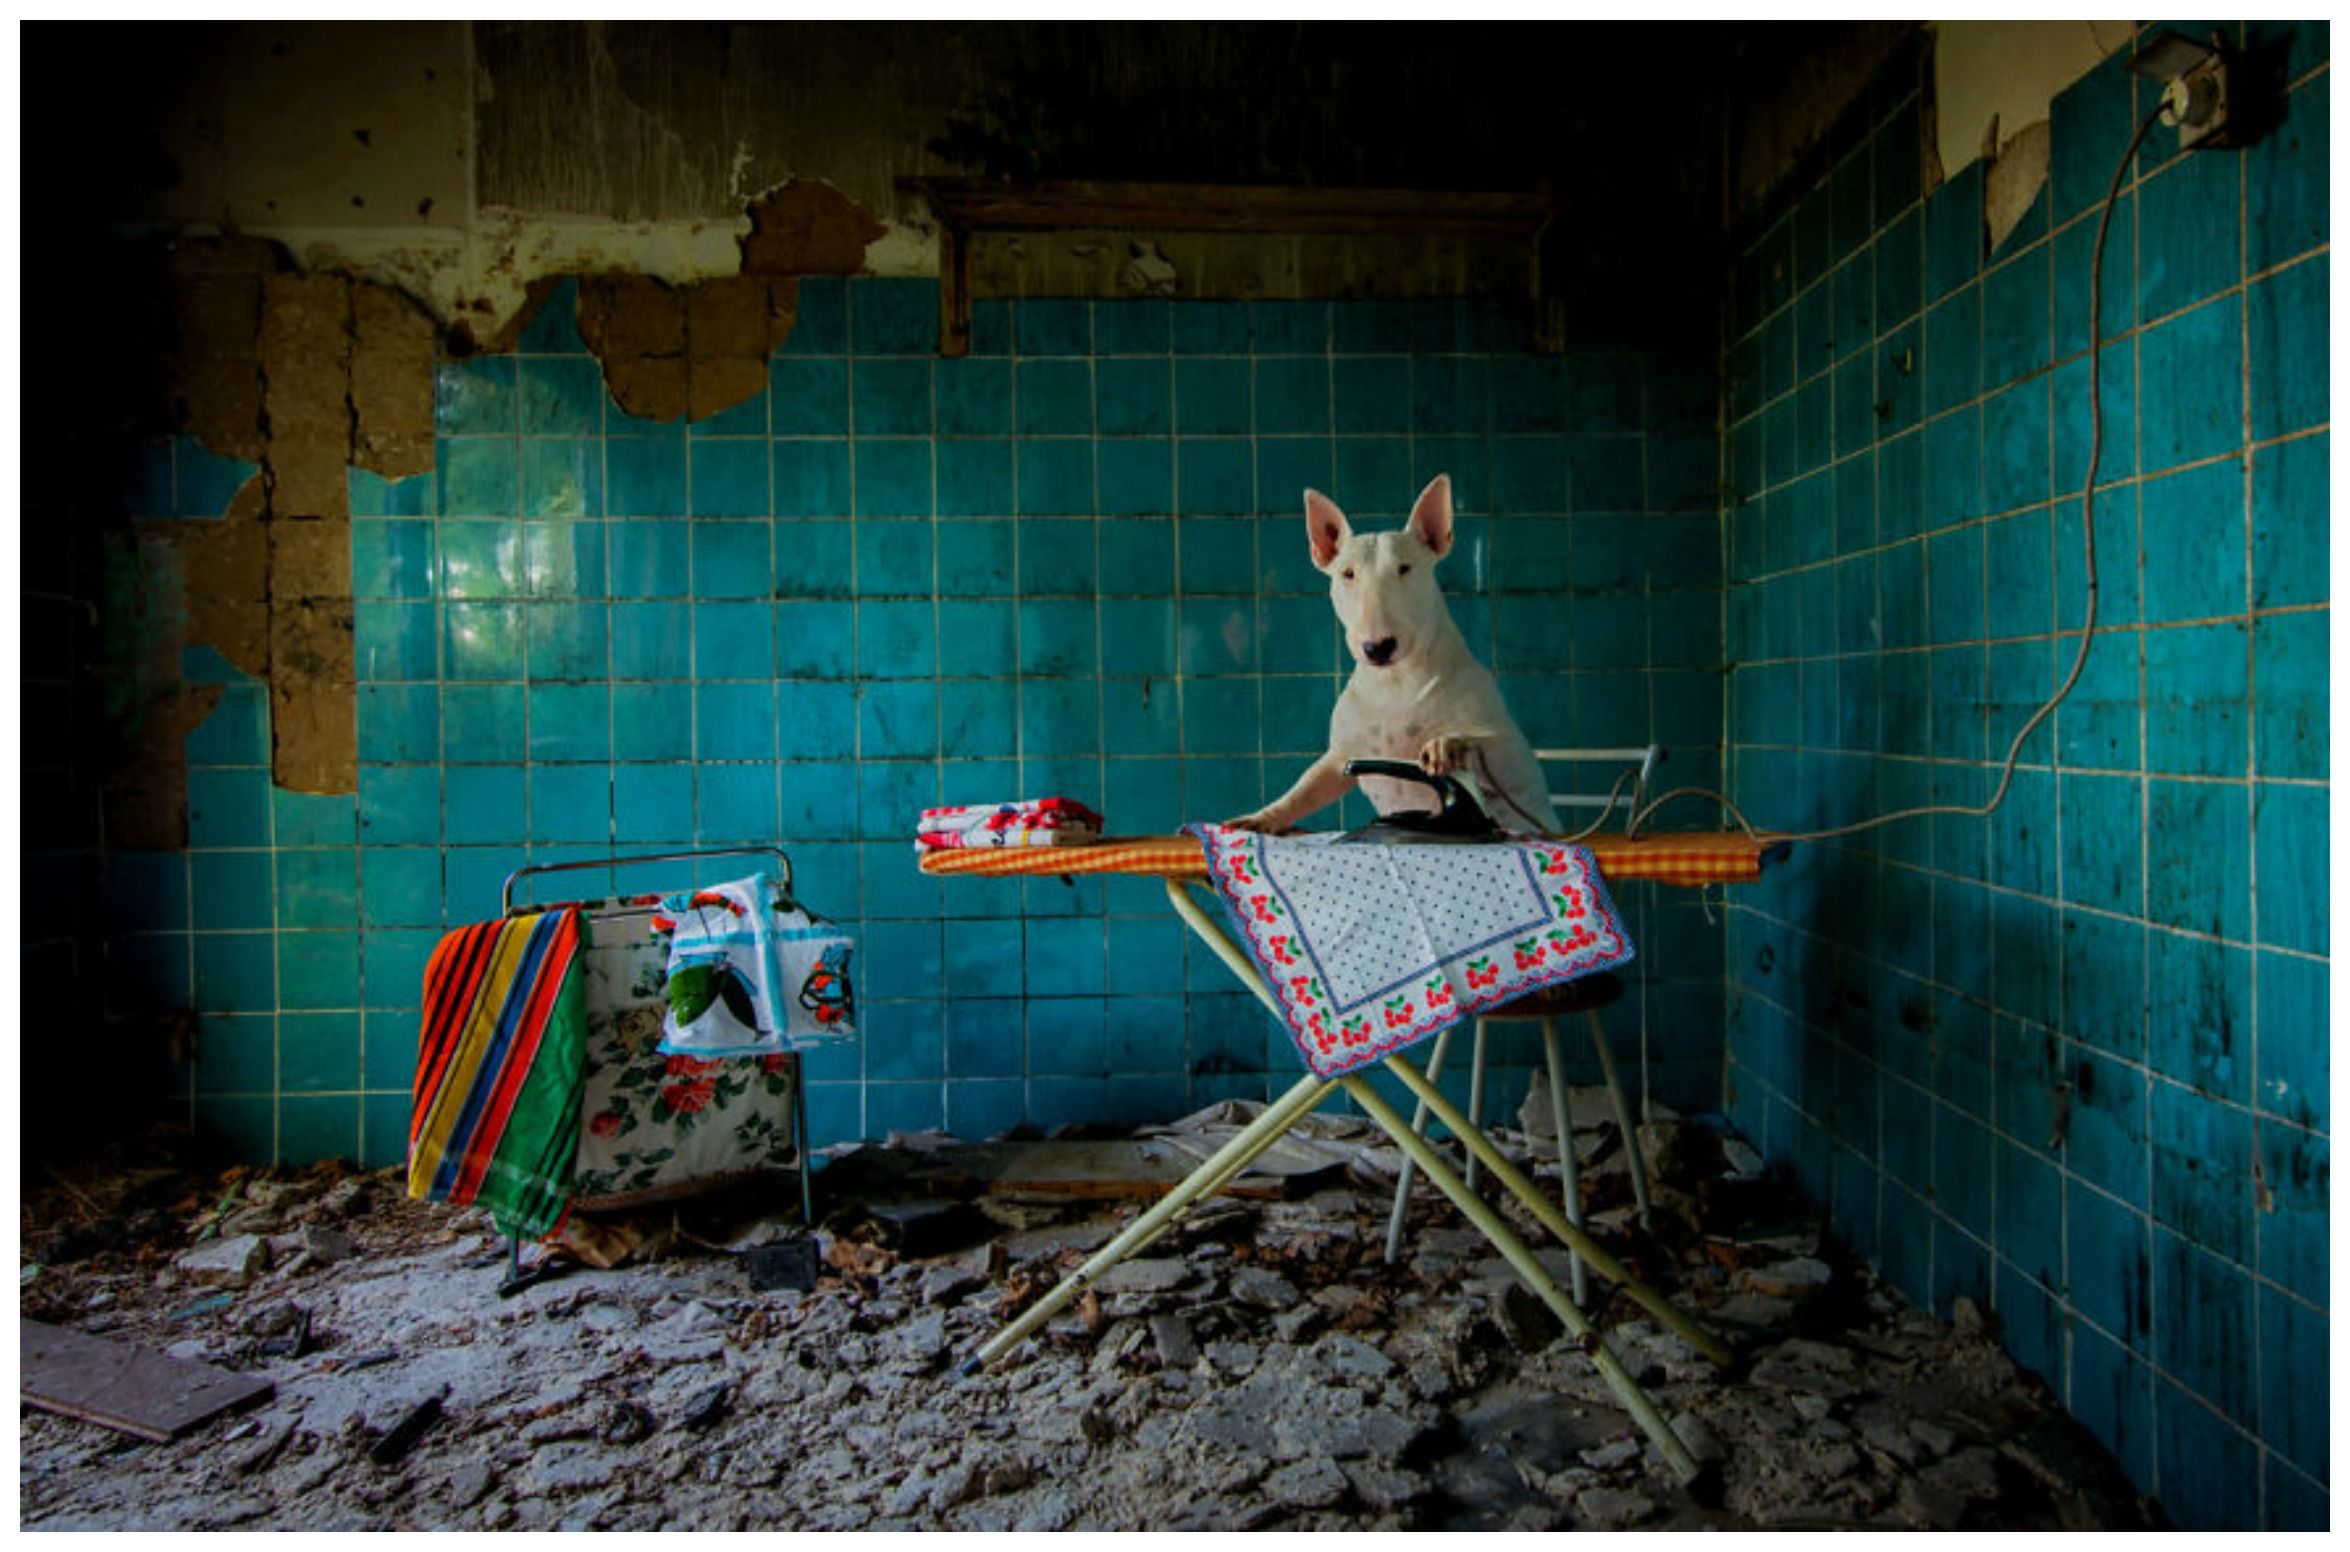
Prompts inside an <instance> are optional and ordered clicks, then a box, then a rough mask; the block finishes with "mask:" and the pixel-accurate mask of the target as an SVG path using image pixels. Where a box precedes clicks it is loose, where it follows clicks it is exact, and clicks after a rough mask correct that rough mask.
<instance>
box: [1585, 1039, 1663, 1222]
mask: <svg viewBox="0 0 2350 1552" xmlns="http://www.w3.org/2000/svg"><path fill="white" fill-rule="evenodd" d="M1583 1017H1584V1019H1585V1021H1586V1022H1588V1023H1589V1024H1590V1026H1591V1048H1592V1049H1593V1050H1595V1051H1597V1052H1598V1053H1599V1070H1600V1071H1601V1072H1602V1073H1604V1074H1605V1075H1606V1077H1607V1091H1608V1094H1609V1097H1611V1098H1612V1099H1614V1101H1615V1104H1616V1126H1617V1127H1618V1129H1620V1130H1621V1131H1622V1132H1623V1134H1624V1150H1625V1157H1626V1159H1628V1160H1629V1161H1630V1163H1631V1165H1632V1200H1633V1201H1634V1202H1635V1203H1636V1204H1637V1205H1638V1206H1639V1209H1640V1226H1641V1227H1642V1228H1644V1229H1645V1228H1647V1227H1648V1161H1647V1160H1645V1159H1643V1158H1642V1157H1641V1156H1640V1128H1639V1127H1637V1126H1635V1125H1633V1124H1632V1106H1631V1104H1630V1102H1629V1101H1627V1100H1626V1099H1625V1098H1624V1084H1623V1080H1622V1079H1620V1078H1618V1077H1617V1076H1616V1055H1615V1052H1613V1051H1611V1050H1609V1049H1608V1045H1607V1028H1606V1026H1605V1025H1603V1024H1601V1023H1600V1020H1599V1010H1598V1009H1597V1008H1586V1009H1584V1010H1583Z"/></svg>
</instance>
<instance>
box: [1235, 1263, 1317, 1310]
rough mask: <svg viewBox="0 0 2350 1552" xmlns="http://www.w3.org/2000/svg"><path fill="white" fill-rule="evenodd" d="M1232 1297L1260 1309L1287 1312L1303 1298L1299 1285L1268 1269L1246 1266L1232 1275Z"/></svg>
mask: <svg viewBox="0 0 2350 1552" xmlns="http://www.w3.org/2000/svg"><path fill="white" fill-rule="evenodd" d="M1232 1297H1234V1298H1235V1299H1238V1300H1239V1301H1240V1302H1241V1303H1243V1304H1249V1305H1254V1306H1255V1307H1256V1308H1258V1309H1266V1310H1285V1309H1288V1308H1289V1307H1290V1306H1291V1305H1294V1304H1295V1303H1297V1301H1298V1300H1299V1299H1300V1298H1301V1297H1303V1295H1301V1294H1300V1293H1299V1292H1298V1291H1297V1284H1295V1283H1293V1282H1291V1281H1290V1280H1289V1279H1288V1278H1286V1277H1284V1276H1282V1275H1281V1274H1280V1273H1279V1272H1276V1271H1273V1270H1271V1269H1270V1268H1267V1267H1261V1266H1244V1267H1242V1268H1241V1269H1240V1270H1239V1271H1237V1272H1234V1273H1233V1274H1232Z"/></svg>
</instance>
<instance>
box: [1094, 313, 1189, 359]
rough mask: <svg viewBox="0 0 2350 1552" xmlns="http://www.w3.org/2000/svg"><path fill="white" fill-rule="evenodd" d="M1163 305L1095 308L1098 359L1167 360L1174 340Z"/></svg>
mask: <svg viewBox="0 0 2350 1552" xmlns="http://www.w3.org/2000/svg"><path fill="white" fill-rule="evenodd" d="M1173 310H1174V309H1173V308H1171V307H1170V305H1169V304H1168V303H1166V302H1162V301H1101V302H1096V303H1094V304H1093V346H1094V354H1095V355H1097V356H1164V355H1166V354H1167V353H1168V350H1169V348H1170V343H1171V340H1172V338H1173V336H1172V333H1171V327H1172V325H1171V319H1170V314H1171V313H1172V312H1173Z"/></svg>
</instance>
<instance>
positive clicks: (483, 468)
mask: <svg viewBox="0 0 2350 1552" xmlns="http://www.w3.org/2000/svg"><path fill="white" fill-rule="evenodd" d="M518 458H519V448H518V444H517V443H516V442H515V441H514V440H513V438H512V437H511V436H506V437H443V438H442V439H441V441H440V446H439V452H438V455H437V457H436V458H435V460H434V462H435V464H436V465H437V467H438V468H439V470H440V475H441V495H440V505H441V512H442V514H443V515H445V516H448V517H502V516H511V515H512V514H513V513H514V511H515V510H516V508H517V507H518V506H519V505H520V503H521V484H520V476H519V473H518V469H519V461H518Z"/></svg>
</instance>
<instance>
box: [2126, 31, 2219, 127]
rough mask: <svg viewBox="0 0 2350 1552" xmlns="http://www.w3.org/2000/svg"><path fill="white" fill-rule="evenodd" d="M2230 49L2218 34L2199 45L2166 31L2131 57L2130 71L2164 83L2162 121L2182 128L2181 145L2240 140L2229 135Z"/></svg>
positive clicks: (2189, 39)
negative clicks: (2220, 39)
mask: <svg viewBox="0 0 2350 1552" xmlns="http://www.w3.org/2000/svg"><path fill="white" fill-rule="evenodd" d="M2230 63H2231V61H2230V59H2229V51H2228V49H2227V48H2226V46H2225V45H2224V44H2222V43H2221V42H2220V41H2219V39H2218V38H2217V37H2216V36H2214V37H2213V38H2212V40H2211V41H2210V42H2209V43H2198V42H2196V41H2195V40H2194V39H2192V38H2190V37H2188V36H2187V35H2186V34H2184V33H2178V32H2166V33H2163V34H2162V35H2161V36H2159V37H2157V38H2156V39H2155V40H2154V41H2153V42H2151V43H2149V44H2147V45H2146V46H2145V47H2144V48H2142V49H2140V50H2138V52H2137V53H2135V54H2133V55H2131V56H2130V66H2129V68H2130V73H2131V74H2132V75H2136V76H2142V77H2144V78H2145V79H2147V80H2149V81H2160V82H2162V83H2163V94H2162V122H2164V123H2165V124H2169V125H2173V126H2175V127H2176V128H2177V130H2178V132H2179V149H2180V150H2182V151H2184V150H2188V149H2190V148H2191V147H2194V146H2212V147H2219V146H2227V145H2233V144H2235V143H2236V142H2235V140H2234V139H2233V138H2232V137H2231V136H2230V134H2229V125H2230V114H2229V107H2230V103H2229V92H2228V88H2229V85H2230V74H2231V73H2230V69H2229V66H2230Z"/></svg>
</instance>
